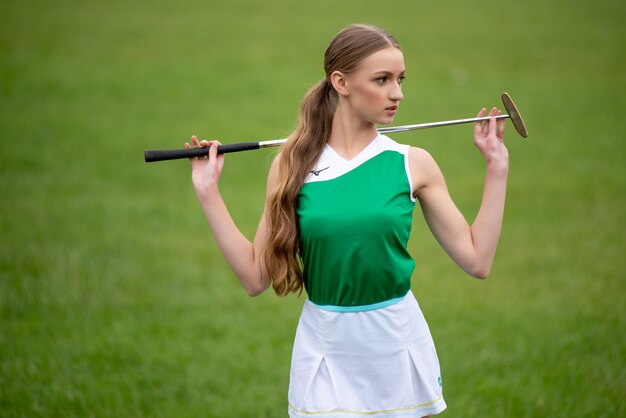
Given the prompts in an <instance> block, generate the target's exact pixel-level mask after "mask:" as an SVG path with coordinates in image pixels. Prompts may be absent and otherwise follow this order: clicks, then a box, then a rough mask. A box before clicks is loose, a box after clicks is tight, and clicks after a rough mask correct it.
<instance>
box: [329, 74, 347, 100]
mask: <svg viewBox="0 0 626 418" xmlns="http://www.w3.org/2000/svg"><path fill="white" fill-rule="evenodd" d="M330 82H331V83H332V85H333V87H334V88H335V90H336V91H337V93H338V94H340V95H341V96H348V95H349V94H350V90H349V88H348V80H347V78H346V76H345V75H344V74H343V73H342V72H341V71H333V73H332V74H331V75H330Z"/></svg>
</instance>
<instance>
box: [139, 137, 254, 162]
mask: <svg viewBox="0 0 626 418" xmlns="http://www.w3.org/2000/svg"><path fill="white" fill-rule="evenodd" d="M254 149H259V143H258V142H237V143H234V144H225V145H219V146H218V147H217V153H218V154H225V153H228V152H239V151H249V150H254ZM207 155H209V148H189V149H185V148H181V149H147V150H145V151H144V152H143V156H144V159H145V160H146V162H147V163H152V162H155V161H167V160H179V159H181V158H193V157H206V156H207Z"/></svg>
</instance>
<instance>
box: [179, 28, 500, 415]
mask: <svg viewBox="0 0 626 418" xmlns="http://www.w3.org/2000/svg"><path fill="white" fill-rule="evenodd" d="M324 70H325V73H326V76H325V77H324V79H323V80H322V81H321V82H319V83H318V84H317V85H316V86H314V87H313V88H312V89H311V90H310V91H309V92H308V93H307V94H306V96H305V97H304V99H303V101H302V105H301V109H300V116H299V123H298V127H297V129H296V131H295V132H294V133H293V134H292V135H291V136H290V138H289V140H288V141H287V143H286V144H285V146H284V148H283V149H282V151H281V152H280V153H279V154H278V155H277V156H276V158H275V159H274V161H273V163H272V166H271V168H270V171H269V175H268V181H267V202H266V206H265V210H264V213H263V215H262V217H261V221H260V224H259V227H258V230H257V233H256V236H255V239H254V242H252V243H251V242H249V241H248V240H247V239H246V238H245V237H244V236H243V235H242V234H241V232H240V231H239V230H238V228H237V226H236V225H235V223H234V222H233V220H232V218H231V217H230V215H229V213H228V210H227V208H226V206H225V204H224V202H223V200H222V198H221V197H220V192H219V189H218V180H219V177H220V173H221V171H222V167H223V165H224V157H223V155H220V156H218V155H217V145H218V142H217V141H198V139H197V138H196V137H195V136H193V137H192V143H193V145H194V146H202V147H211V148H210V152H209V156H208V158H202V159H192V160H190V161H191V167H192V180H193V185H194V187H195V190H196V194H197V196H198V199H199V201H200V204H201V205H202V208H203V210H204V213H205V215H206V218H207V220H208V222H209V225H210V227H211V229H212V231H213V234H214V235H215V237H216V240H217V243H218V245H219V247H220V249H221V251H222V252H223V254H224V257H225V258H226V260H227V262H228V263H229V265H230V266H231V267H232V269H233V271H234V273H235V274H236V276H237V277H238V278H239V280H240V281H241V284H242V285H243V287H244V288H245V289H246V291H247V292H248V293H249V294H250V295H252V296H254V295H258V294H260V293H261V292H263V291H264V290H266V289H267V288H268V287H269V286H270V285H271V286H272V287H273V288H274V290H275V291H276V293H277V294H279V295H286V294H289V293H291V292H300V291H301V290H302V288H303V287H304V288H305V289H306V292H307V295H308V299H307V300H306V301H305V303H304V307H303V311H302V315H301V318H300V322H299V325H298V329H297V332H296V338H295V343H294V348H293V356H292V364H291V374H290V384H289V415H290V417H292V418H295V417H298V418H302V417H318V418H330V417H333V418H334V417H342V418H347V417H363V416H371V417H385V418H389V417H400V416H401V417H423V416H428V415H433V414H437V413H439V412H441V411H443V410H444V409H445V408H446V404H445V402H444V399H443V395H442V387H441V375H440V371H439V362H438V359H437V354H436V351H435V346H434V344H433V341H432V338H431V335H430V331H429V329H428V326H427V324H426V322H425V320H424V317H423V315H422V313H421V311H420V308H419V305H418V303H417V302H416V300H415V298H414V296H413V294H412V293H411V291H410V280H411V274H412V272H413V269H414V262H413V259H412V258H411V256H410V254H409V253H408V251H407V241H408V238H409V233H410V230H411V218H412V213H413V209H414V206H415V202H417V201H419V203H420V205H421V208H422V212H423V214H424V217H425V219H426V221H427V223H428V225H429V227H430V229H431V231H432V233H433V234H434V236H435V238H436V239H437V240H438V241H439V242H440V243H441V245H442V246H443V248H444V249H445V250H446V252H447V253H448V254H449V255H450V257H452V259H453V260H454V261H455V262H456V263H457V264H458V265H459V266H460V267H461V268H462V269H463V270H465V271H466V272H467V273H469V274H470V275H472V276H474V277H478V278H485V277H487V275H488V274H489V271H490V269H491V265H492V262H493V258H494V253H495V251H496V245H497V242H498V237H499V235H500V229H501V224H502V217H503V211H504V200H505V191H506V179H507V173H508V166H509V164H508V153H507V149H506V147H505V146H504V143H503V140H502V137H503V133H504V120H498V121H496V119H491V120H490V121H489V122H477V123H476V124H475V127H474V143H475V144H476V146H477V147H478V149H479V150H480V152H481V153H482V155H483V156H484V158H485V160H486V165H487V174H486V178H485V186H484V191H483V197H482V203H481V206H480V210H479V212H478V215H477V216H476V219H475V221H474V223H473V224H472V225H471V226H469V225H468V223H467V222H466V221H465V219H464V217H463V215H462V214H461V213H460V212H459V210H458V209H457V207H456V206H455V205H454V203H453V201H452V199H451V198H450V195H449V193H448V190H447V188H446V184H445V181H444V178H443V175H442V174H441V171H440V170H439V168H438V166H437V164H436V163H435V161H434V160H433V158H432V157H431V156H430V155H429V154H428V153H427V152H426V151H424V150H422V149H419V148H414V147H409V146H406V145H400V144H398V143H396V142H394V141H393V140H391V139H390V138H388V137H386V136H384V135H381V134H379V133H378V131H377V130H376V125H378V124H380V125H387V124H390V123H391V122H392V121H393V118H394V116H395V114H396V112H397V110H398V105H399V103H400V101H401V100H402V98H403V95H402V81H403V79H404V73H405V67H404V59H403V55H402V51H401V49H400V46H399V44H398V42H397V41H396V40H395V39H394V38H393V37H392V36H391V35H390V34H388V33H387V32H385V31H383V30H381V29H379V28H375V27H372V26H367V25H351V26H348V27H346V28H345V29H343V30H342V31H341V32H339V33H338V34H337V35H336V36H335V38H334V39H333V40H332V42H331V43H330V45H329V47H328V49H327V50H326V54H325V59H324ZM486 113H487V112H486V109H484V108H483V109H482V110H481V111H480V112H479V113H478V116H484V115H485V114H486ZM500 113H501V112H500V111H498V110H497V109H496V108H493V109H492V110H491V111H490V112H489V115H491V116H494V115H496V114H500ZM185 146H186V147H187V148H189V147H190V146H191V145H190V144H185Z"/></svg>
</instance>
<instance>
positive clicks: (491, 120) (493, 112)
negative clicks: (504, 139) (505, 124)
mask: <svg viewBox="0 0 626 418" xmlns="http://www.w3.org/2000/svg"><path fill="white" fill-rule="evenodd" d="M497 112H498V109H496V108H495V107H494V108H492V109H491V111H490V112H489V116H491V118H489V126H488V131H487V132H485V133H486V134H489V133H493V134H495V133H496V129H497V128H496V120H497V119H496V118H494V117H493V116H495V115H496V113H497Z"/></svg>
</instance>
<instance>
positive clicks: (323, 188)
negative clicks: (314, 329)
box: [296, 135, 415, 311]
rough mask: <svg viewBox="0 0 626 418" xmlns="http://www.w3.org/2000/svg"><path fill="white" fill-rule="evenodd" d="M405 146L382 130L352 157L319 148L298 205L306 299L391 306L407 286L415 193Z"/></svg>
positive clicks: (357, 306)
mask: <svg viewBox="0 0 626 418" xmlns="http://www.w3.org/2000/svg"><path fill="white" fill-rule="evenodd" d="M408 151H409V146H407V145H400V144H398V143H396V142H395V141H393V140H391V139H390V138H388V137H386V136H383V135H378V136H377V137H376V138H375V139H374V140H373V141H372V142H371V143H370V144H369V145H368V146H367V147H366V148H365V149H364V150H363V151H362V152H361V153H360V154H359V155H357V156H356V157H355V158H353V159H352V160H346V159H344V158H342V157H341V156H339V155H338V154H337V153H336V152H335V151H334V150H333V149H332V148H331V147H330V146H328V145H327V146H326V147H325V148H324V150H323V151H322V154H321V155H320V158H319V160H318V162H317V164H316V167H315V168H314V170H312V171H311V173H310V174H309V176H308V177H307V179H306V181H305V183H304V185H303V186H302V188H301V190H300V192H299V194H298V206H297V209H296V213H297V219H298V228H299V235H300V255H301V257H302V261H303V276H304V286H305V289H306V291H307V294H308V297H309V299H310V301H311V302H313V303H315V304H316V305H319V306H321V307H322V308H325V309H328V310H334V311H361V310H369V309H376V308H379V307H383V306H386V305H390V304H392V303H394V302H395V301H397V300H399V299H401V298H402V297H404V296H405V295H406V293H407V292H408V291H409V289H410V285H411V274H412V273H413V270H414V268H415V263H414V261H413V259H412V258H411V256H410V254H409V252H408V251H407V243H408V240H409V235H410V232H411V225H412V215H413V209H414V207H415V199H414V198H413V196H412V190H411V180H410V172H409V169H408Z"/></svg>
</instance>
